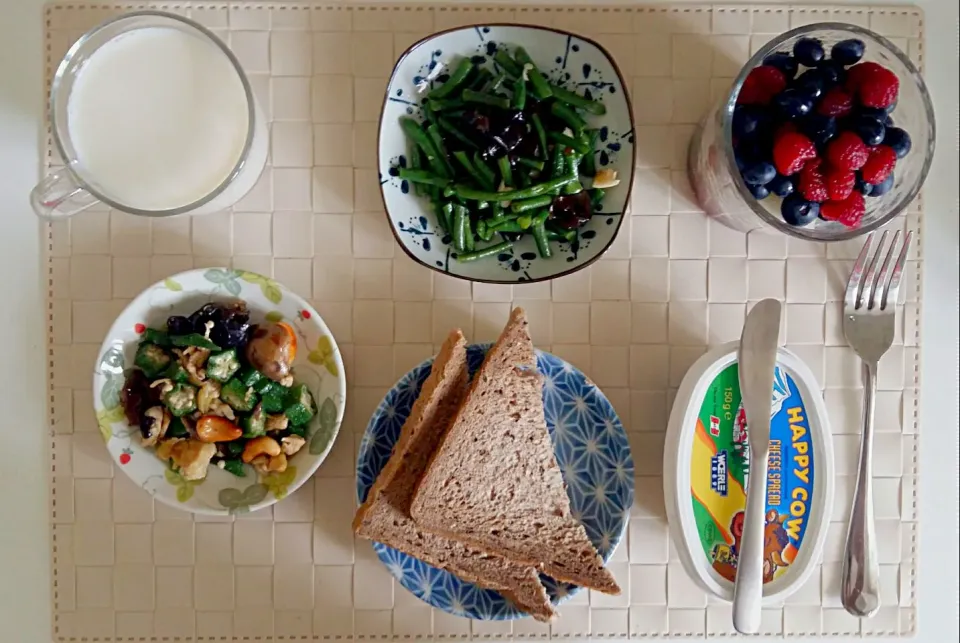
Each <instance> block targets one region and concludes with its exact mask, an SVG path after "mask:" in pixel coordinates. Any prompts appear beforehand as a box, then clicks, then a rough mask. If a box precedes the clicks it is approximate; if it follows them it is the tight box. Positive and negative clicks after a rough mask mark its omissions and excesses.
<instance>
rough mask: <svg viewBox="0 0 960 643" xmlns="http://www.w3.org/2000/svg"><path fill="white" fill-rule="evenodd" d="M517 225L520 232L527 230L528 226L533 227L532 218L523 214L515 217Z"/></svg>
mask: <svg viewBox="0 0 960 643" xmlns="http://www.w3.org/2000/svg"><path fill="white" fill-rule="evenodd" d="M517 225H518V226H520V229H521V230H529V229H530V226H532V225H533V217H531V216H530V215H529V214H524V215H522V216H519V217H517Z"/></svg>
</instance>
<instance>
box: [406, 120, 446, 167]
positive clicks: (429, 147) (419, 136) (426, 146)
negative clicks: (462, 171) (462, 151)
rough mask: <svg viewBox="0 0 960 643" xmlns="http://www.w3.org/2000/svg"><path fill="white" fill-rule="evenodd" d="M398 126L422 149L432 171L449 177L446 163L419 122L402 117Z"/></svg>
mask: <svg viewBox="0 0 960 643" xmlns="http://www.w3.org/2000/svg"><path fill="white" fill-rule="evenodd" d="M400 127H401V128H402V129H403V132H404V133H405V134H406V135H407V137H408V138H409V139H410V140H411V141H412V142H413V143H415V144H416V145H417V146H418V147H419V148H420V149H421V150H423V153H424V154H425V155H426V157H427V164H429V165H430V169H432V170H433V173H434V174H437V175H439V176H444V177H449V176H450V175H449V174H448V173H447V165H446V163H444V160H443V159H441V158H440V157H439V156H438V154H437V149H436V148H435V147H434V145H433V142H432V141H431V140H430V137H429V136H427V133H426V132H425V131H424V130H423V128H422V127H421V126H420V123H418V122H417V121H415V120H413V119H412V118H407V117H402V118H401V119H400Z"/></svg>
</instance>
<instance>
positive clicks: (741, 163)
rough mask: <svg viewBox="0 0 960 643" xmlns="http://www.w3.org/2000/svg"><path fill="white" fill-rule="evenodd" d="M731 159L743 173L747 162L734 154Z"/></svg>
mask: <svg viewBox="0 0 960 643" xmlns="http://www.w3.org/2000/svg"><path fill="white" fill-rule="evenodd" d="M733 159H734V160H735V161H736V162H737V169H738V170H740V172H743V171H744V170H745V169H746V167H747V161H744V160H743V157H742V156H740V155H739V154H738V153H736V152H734V155H733Z"/></svg>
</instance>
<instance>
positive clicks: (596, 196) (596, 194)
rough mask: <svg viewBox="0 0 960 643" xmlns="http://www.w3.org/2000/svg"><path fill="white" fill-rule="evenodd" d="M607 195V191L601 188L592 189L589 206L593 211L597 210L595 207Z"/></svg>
mask: <svg viewBox="0 0 960 643" xmlns="http://www.w3.org/2000/svg"><path fill="white" fill-rule="evenodd" d="M606 195H607V191H606V190H604V189H603V188H593V189H591V190H590V205H591V206H592V207H593V209H594V210H596V209H597V206H598V205H600V203H601V202H602V201H603V197H605V196H606Z"/></svg>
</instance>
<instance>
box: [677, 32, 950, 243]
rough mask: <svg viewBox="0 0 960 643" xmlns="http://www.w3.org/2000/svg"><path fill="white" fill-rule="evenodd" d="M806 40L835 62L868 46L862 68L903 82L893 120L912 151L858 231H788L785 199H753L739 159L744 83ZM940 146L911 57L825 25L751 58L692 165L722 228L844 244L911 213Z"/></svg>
mask: <svg viewBox="0 0 960 643" xmlns="http://www.w3.org/2000/svg"><path fill="white" fill-rule="evenodd" d="M804 37H810V38H817V39H819V40H820V41H821V42H822V43H823V46H824V49H825V50H826V51H827V53H828V55H829V52H830V48H831V47H832V45H834V44H835V43H837V42H839V41H841V40H846V39H849V38H858V39H860V40H862V41H863V42H864V44H865V45H866V53H865V54H864V56H863V58H862V59H861V61H862V62H866V61H873V62H876V63H879V64H881V65H883V66H884V67H886V68H888V69H890V70H891V71H892V72H893V73H895V74H896V75H897V77H898V78H899V79H900V91H899V96H898V99H897V102H896V108H895V110H894V111H893V112H892V113H891V114H890V116H891V118H892V119H893V121H894V124H895V125H896V126H897V127H900V128H902V129H904V130H905V131H906V132H907V133H908V134H909V135H910V137H911V139H912V148H911V150H910V152H909V153H908V154H907V155H906V156H905V157H904V158H902V159H899V160H898V162H897V165H896V168H895V170H894V183H893V186H892V188H891V189H890V190H889V192H887V193H886V194H884V195H882V196H879V197H869V196H868V197H866V198H865V201H866V214H865V215H864V217H863V220H862V222H861V224H860V226H858V227H856V228H847V227H845V226H843V225H842V224H840V223H838V222H836V221H825V220H823V219H816V220H815V221H814V222H813V223H811V224H809V225H806V226H802V227H799V226H792V225H790V224H788V223H787V222H786V221H784V220H783V217H782V216H781V214H780V202H781V199H780V198H779V197H776V196H774V195H770V196H769V197H767V198H766V199H763V200H758V199H757V198H755V197H754V196H753V195H752V194H750V192H749V190H748V189H747V185H746V184H745V183H744V181H743V179H742V178H741V176H740V172H739V170H738V169H737V163H736V159H735V158H734V150H733V132H732V125H733V110H734V107H736V101H737V95H738V94H739V93H740V88H741V87H742V85H743V81H744V79H745V78H746V77H747V74H748V73H750V70H752V69H753V68H754V67H757V66H759V65H761V64H763V59H764V58H765V57H766V56H768V55H769V54H772V53H774V52H791V51H792V50H793V45H794V43H796V41H797V40H799V39H800V38H804ZM802 70H803V67H801V71H800V72H798V75H799V73H802ZM935 139H936V135H935V124H934V115H933V105H932V104H931V102H930V96H929V94H928V93H927V87H926V85H925V84H924V82H923V78H922V77H921V76H920V72H919V71H918V70H917V68H916V67H915V66H914V64H913V63H912V62H910V60H909V59H908V58H907V56H906V55H905V54H904V53H903V52H902V51H900V50H899V49H898V48H897V47H896V46H895V45H894V44H893V43H891V42H890V41H889V40H887V39H886V38H884V37H882V36H880V35H878V34H876V33H874V32H872V31H870V30H868V29H863V28H862V27H858V26H856V25H850V24H843V23H832V22H825V23H818V24H812V25H807V26H803V27H798V28H797V29H791V30H790V31H787V32H785V33H783V34H781V35H780V36H778V37H776V38H774V39H773V40H771V41H770V42H768V43H767V44H766V45H764V46H763V47H762V48H761V49H760V50H759V51H758V52H757V53H756V54H754V55H753V57H751V58H750V60H749V61H748V62H747V64H746V65H744V67H743V69H741V70H740V74H739V75H738V76H737V78H736V79H735V80H734V83H733V86H732V87H731V89H730V92H729V93H728V94H727V95H726V96H724V97H723V98H722V99H721V100H720V102H719V104H717V105H715V106H714V107H713V108H711V110H710V111H709V112H708V113H707V115H706V116H705V117H704V118H703V120H702V121H701V122H700V123H699V124H698V126H697V128H696V130H695V131H694V134H693V137H692V139H691V141H690V147H689V150H688V156H687V164H688V171H689V173H690V181H691V183H692V185H693V188H694V191H695V192H696V195H697V199H698V201H699V203H700V206H701V207H702V208H703V209H704V211H705V212H706V213H707V214H708V215H710V216H713V217H716V218H717V220H718V221H720V222H721V223H723V224H725V225H727V226H729V227H731V228H734V229H736V230H740V231H741V232H749V231H751V230H757V229H760V230H765V231H768V232H774V231H780V232H784V233H786V234H789V235H792V236H794V237H799V238H802V239H807V240H813V241H840V240H844V239H851V238H854V237H857V236H860V235H862V234H866V233H868V232H870V231H871V230H875V229H877V228H878V227H880V226H882V225H884V224H885V223H887V222H888V221H890V220H891V219H893V218H894V217H896V216H897V215H898V214H900V213H901V212H903V211H904V209H906V207H907V206H908V205H909V204H910V203H911V202H912V201H913V199H914V198H916V196H917V194H918V193H919V192H920V187H921V186H922V185H923V181H924V179H926V177H927V172H928V171H929V169H930V164H931V162H932V160H933V150H934V142H935Z"/></svg>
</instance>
